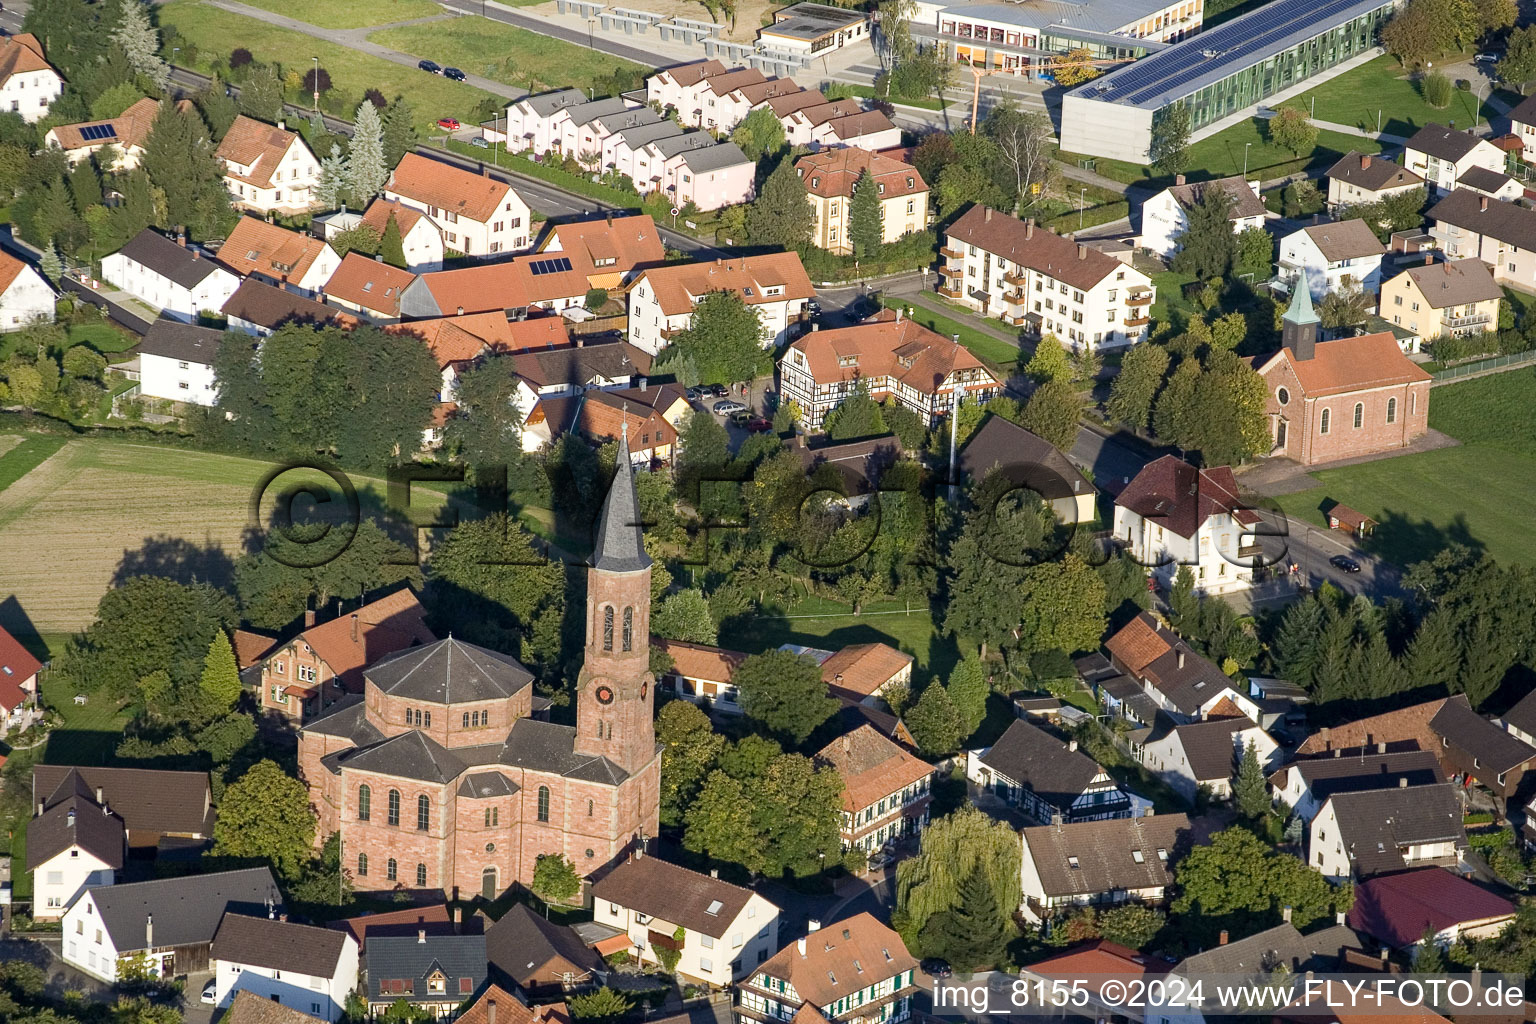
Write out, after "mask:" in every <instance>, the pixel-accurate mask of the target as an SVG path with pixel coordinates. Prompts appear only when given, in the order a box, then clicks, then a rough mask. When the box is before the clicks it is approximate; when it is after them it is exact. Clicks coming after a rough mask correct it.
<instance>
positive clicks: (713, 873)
mask: <svg viewBox="0 0 1536 1024" xmlns="http://www.w3.org/2000/svg"><path fill="white" fill-rule="evenodd" d="M709 877H710V878H719V877H720V869H719V868H710V869H709Z"/></svg>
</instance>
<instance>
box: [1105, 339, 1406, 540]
mask: <svg viewBox="0 0 1536 1024" xmlns="http://www.w3.org/2000/svg"><path fill="white" fill-rule="evenodd" d="M1383 337H1385V338H1387V339H1388V340H1389V341H1390V340H1391V338H1392V336H1391V335H1390V334H1388V335H1383ZM1319 347H1321V346H1319ZM1392 347H1393V350H1394V351H1396V349H1397V343H1396V342H1392ZM1398 354H1399V355H1401V353H1398ZM1115 504H1117V505H1119V506H1120V507H1121V508H1124V509H1128V510H1129V511H1131V512H1134V513H1136V514H1137V515H1139V516H1141V517H1142V518H1143V519H1148V520H1153V521H1155V522H1156V524H1157V525H1158V526H1161V527H1162V528H1163V529H1165V530H1168V531H1170V532H1172V533H1176V534H1178V535H1179V536H1180V537H1193V536H1194V535H1195V531H1197V530H1198V529H1200V527H1201V526H1203V525H1204V524H1205V521H1206V520H1207V519H1209V518H1211V517H1212V516H1215V515H1222V514H1230V515H1231V516H1232V518H1233V519H1235V520H1236V521H1237V522H1239V523H1241V524H1243V525H1244V526H1252V525H1253V524H1255V523H1257V522H1258V521H1259V517H1258V513H1256V512H1254V511H1253V510H1252V509H1249V508H1247V507H1246V506H1245V504H1244V503H1243V501H1242V499H1241V498H1239V497H1238V496H1237V478H1236V477H1234V476H1233V475H1232V468H1231V467H1230V466H1217V467H1216V468H1215V469H1196V468H1195V467H1194V466H1191V465H1190V464H1189V463H1187V462H1185V461H1183V460H1182V459H1178V458H1175V457H1174V456H1172V455H1164V456H1163V457H1162V458H1160V459H1157V460H1156V461H1154V462H1151V463H1148V464H1147V465H1146V466H1143V467H1142V469H1141V472H1139V473H1137V474H1136V476H1135V478H1134V479H1133V480H1131V482H1130V483H1128V484H1126V485H1125V490H1123V491H1121V492H1120V495H1119V497H1117V498H1116V499H1115Z"/></svg>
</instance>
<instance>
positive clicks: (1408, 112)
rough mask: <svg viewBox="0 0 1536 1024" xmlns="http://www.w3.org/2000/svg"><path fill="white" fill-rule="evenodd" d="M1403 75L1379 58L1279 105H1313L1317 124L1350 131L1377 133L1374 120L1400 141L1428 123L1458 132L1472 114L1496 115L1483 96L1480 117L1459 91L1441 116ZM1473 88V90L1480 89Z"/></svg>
mask: <svg viewBox="0 0 1536 1024" xmlns="http://www.w3.org/2000/svg"><path fill="white" fill-rule="evenodd" d="M1407 75H1408V72H1406V71H1404V70H1403V68H1402V66H1401V65H1400V64H1398V63H1397V61H1395V60H1393V59H1392V58H1391V57H1388V56H1381V57H1377V58H1376V59H1375V60H1373V61H1369V62H1367V63H1365V64H1362V65H1360V66H1359V67H1358V68H1355V69H1354V70H1353V71H1350V72H1348V73H1346V74H1342V75H1340V76H1339V77H1337V78H1335V79H1332V80H1331V81H1327V82H1324V83H1323V84H1322V85H1320V86H1318V87H1317V88H1316V89H1310V90H1308V91H1307V92H1304V93H1302V94H1301V95H1300V96H1297V97H1295V98H1294V99H1290V100H1287V101H1286V102H1285V104H1284V105H1285V106H1288V107H1300V108H1301V109H1302V110H1312V109H1314V108H1313V104H1314V102H1315V104H1316V107H1315V110H1316V113H1315V114H1313V116H1314V117H1315V118H1317V119H1318V120H1320V121H1336V122H1338V123H1339V124H1348V125H1353V126H1354V127H1356V128H1361V129H1364V130H1365V131H1368V132H1375V131H1376V130H1377V128H1376V125H1377V118H1378V115H1379V117H1380V123H1381V131H1383V132H1386V133H1387V134H1388V135H1401V136H1403V137H1404V138H1407V137H1410V136H1412V135H1413V134H1414V133H1415V132H1417V131H1418V130H1419V129H1420V128H1423V127H1424V126H1425V125H1426V124H1429V123H1431V122H1434V123H1436V124H1449V123H1450V122H1451V121H1453V120H1454V121H1455V122H1456V124H1457V125H1459V126H1460V127H1462V128H1470V127H1472V123H1473V120H1474V114H1477V115H1479V116H1481V117H1483V118H1484V119H1487V118H1488V117H1489V116H1490V115H1491V116H1494V117H1497V116H1498V114H1499V111H1498V110H1497V109H1496V108H1495V107H1493V106H1492V105H1491V104H1489V103H1488V99H1487V92H1486V90H1485V92H1484V97H1483V101H1482V109H1481V110H1480V111H1479V110H1478V99H1477V97H1476V96H1474V95H1473V94H1472V93H1471V92H1462V91H1461V90H1459V89H1458V90H1454V91H1453V92H1452V93H1451V103H1450V106H1448V107H1446V108H1445V109H1443V110H1442V109H1438V108H1436V107H1432V106H1430V105H1429V104H1428V103H1426V102H1425V100H1424V94H1423V93H1422V92H1420V90H1419V85H1418V83H1417V82H1416V81H1413V80H1411V79H1410V78H1408V77H1407ZM1472 84H1473V86H1474V87H1477V86H1481V85H1483V84H1484V83H1482V82H1473V83H1472ZM1361 141H1362V142H1364V141H1365V140H1364V139H1362V140H1361Z"/></svg>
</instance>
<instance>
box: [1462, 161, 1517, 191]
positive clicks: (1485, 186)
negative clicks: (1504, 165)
mask: <svg viewBox="0 0 1536 1024" xmlns="http://www.w3.org/2000/svg"><path fill="white" fill-rule="evenodd" d="M1514 180H1515V179H1514V178H1512V177H1510V176H1509V175H1507V174H1505V173H1504V172H1503V171H1490V170H1489V169H1488V168H1486V167H1481V166H1479V167H1468V168H1467V169H1466V170H1465V171H1463V172H1462V173H1461V176H1460V177H1458V178H1457V179H1456V181H1457V182H1458V183H1459V184H1462V185H1465V186H1467V188H1475V189H1477V190H1478V191H1480V192H1497V191H1498V190H1499V189H1501V188H1504V187H1505V186H1507V185H1508V184H1509V183H1510V182H1511V181H1514Z"/></svg>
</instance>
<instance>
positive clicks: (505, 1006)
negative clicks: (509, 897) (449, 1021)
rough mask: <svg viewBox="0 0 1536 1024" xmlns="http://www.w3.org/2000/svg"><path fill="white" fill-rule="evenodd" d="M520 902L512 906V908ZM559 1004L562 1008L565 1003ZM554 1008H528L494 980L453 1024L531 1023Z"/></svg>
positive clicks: (516, 906) (542, 1017)
mask: <svg viewBox="0 0 1536 1024" xmlns="http://www.w3.org/2000/svg"><path fill="white" fill-rule="evenodd" d="M521 906H522V904H521V903H519V904H516V905H514V906H513V908H512V909H513V910H516V909H518V908H519V907H521ZM559 1006H560V1007H561V1008H564V1006H565V1004H564V1003H560V1004H559ZM552 1009H554V1008H553V1007H549V1006H541V1007H539V1008H538V1010H533V1009H531V1008H529V1006H528V1004H527V1003H524V1002H523V1001H522V1000H521V999H519V998H518V997H517V995H516V994H514V993H512V992H508V991H507V990H506V989H504V988H502V987H501V986H500V985H497V984H495V983H494V982H493V983H491V984H489V985H487V986H486V987H485V991H484V992H482V993H480V996H479V997H478V998H477V999H476V1000H475V1001H474V1003H473V1004H472V1005H471V1006H470V1007H469V1009H467V1010H465V1011H464V1012H463V1013H461V1014H459V1015H458V1016H457V1017H455V1018H454V1022H455V1024H533V1022H534V1021H536V1020H541V1019H544V1015H545V1014H546V1013H548V1011H550V1010H552Z"/></svg>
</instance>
